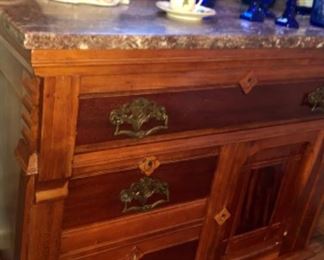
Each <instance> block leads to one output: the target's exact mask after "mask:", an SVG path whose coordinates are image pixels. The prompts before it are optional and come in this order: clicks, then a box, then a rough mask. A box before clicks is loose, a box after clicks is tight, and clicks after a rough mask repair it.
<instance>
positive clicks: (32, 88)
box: [22, 72, 41, 153]
mask: <svg viewBox="0 0 324 260" xmlns="http://www.w3.org/2000/svg"><path fill="white" fill-rule="evenodd" d="M22 82H23V86H24V89H25V96H24V98H23V100H22V104H23V106H24V111H23V112H22V119H23V121H24V124H25V127H24V128H23V130H22V135H23V138H24V140H25V141H26V143H27V144H28V146H29V151H30V153H32V152H35V151H37V150H38V136H39V117H40V113H39V103H40V87H41V80H40V79H39V78H36V77H33V76H30V75H29V74H28V73H27V72H25V73H23V79H22Z"/></svg>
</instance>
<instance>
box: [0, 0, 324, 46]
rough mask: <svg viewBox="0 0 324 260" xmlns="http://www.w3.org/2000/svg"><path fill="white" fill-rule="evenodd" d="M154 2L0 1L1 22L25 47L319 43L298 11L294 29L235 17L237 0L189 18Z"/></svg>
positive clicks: (323, 42)
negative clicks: (168, 12) (203, 16)
mask: <svg viewBox="0 0 324 260" xmlns="http://www.w3.org/2000/svg"><path fill="white" fill-rule="evenodd" d="M1 1H3V0H1ZM1 1H0V6H1ZM155 2H156V0H131V4H130V5H129V6H125V5H120V6H116V7H95V6H87V5H72V4H62V3H58V2H55V1H51V0H13V2H12V4H11V5H3V7H2V9H3V11H2V14H1V18H0V26H1V30H2V31H5V33H6V34H9V35H10V36H11V37H14V38H15V40H16V41H18V42H19V43H20V44H21V45H22V46H23V47H24V48H26V49H222V48H324V29H322V28H316V27H313V26H310V25H309V17H298V20H299V22H300V24H301V28H300V29H298V30H295V29H287V28H281V27H277V26H275V25H274V22H273V21H272V20H267V21H266V22H265V23H251V22H248V21H243V20H240V19H239V18H238V17H239V14H240V12H241V11H242V8H246V7H243V6H242V5H240V1H239V0H218V1H217V5H216V7H215V10H216V11H217V15H216V16H215V17H212V18H207V19H205V20H203V21H202V22H200V23H189V22H183V21H175V20H170V19H168V18H167V17H166V15H165V13H163V12H161V11H159V9H158V8H157V7H156V6H155ZM277 11H278V12H277V13H278V14H280V13H281V12H282V8H281V9H280V10H277Z"/></svg>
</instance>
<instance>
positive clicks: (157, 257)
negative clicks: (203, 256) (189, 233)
mask: <svg viewBox="0 0 324 260" xmlns="http://www.w3.org/2000/svg"><path fill="white" fill-rule="evenodd" d="M197 246H198V241H192V242H188V243H185V244H182V245H178V246H174V247H171V248H166V249H164V250H161V251H158V252H154V253H151V254H147V255H145V256H144V257H143V258H142V259H143V260H165V259H186V260H194V259H195V254H196V250H197Z"/></svg>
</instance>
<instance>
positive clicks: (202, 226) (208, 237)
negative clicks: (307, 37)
mask: <svg viewBox="0 0 324 260" xmlns="http://www.w3.org/2000/svg"><path fill="white" fill-rule="evenodd" d="M3 52H4V53H6V55H7V56H6V60H7V63H8V64H9V63H10V64H13V66H4V63H3V61H0V63H1V70H2V71H3V73H4V74H5V75H6V77H7V78H8V81H9V82H10V83H11V84H8V86H1V87H3V88H6V89H7V90H8V89H15V91H16V92H14V93H16V99H15V100H16V103H17V105H16V106H17V110H19V111H20V110H21V112H22V116H21V117H20V116H19V113H18V115H16V114H15V115H11V116H14V117H15V120H17V119H19V120H17V121H19V122H20V124H19V127H18V126H15V127H13V126H8V127H7V128H6V129H7V130H6V134H7V135H9V134H10V132H11V131H13V130H15V131H16V132H18V133H20V135H18V136H16V137H15V138H14V139H12V140H11V142H12V143H11V146H12V147H16V152H15V154H16V162H17V164H18V165H19V168H20V172H21V174H20V176H19V178H20V179H21V181H20V188H19V191H16V193H15V194H16V195H19V198H20V199H19V206H18V212H19V213H17V214H16V216H17V219H16V223H17V225H16V228H15V229H13V230H14V231H12V232H13V233H15V234H16V241H15V243H16V245H17V246H16V248H15V250H14V251H15V254H16V255H15V257H7V258H8V259H10V260H11V259H19V260H44V259H46V260H57V259H61V260H64V259H69V260H71V259H82V260H107V259H113V260H126V259H127V260H130V259H131V260H135V259H136V260H138V259H143V260H159V259H162V258H163V259H177V258H180V257H182V258H183V259H186V260H207V259H208V260H209V259H211V260H218V259H253V258H255V259H260V257H263V256H264V257H268V258H270V259H275V258H276V257H277V256H279V255H284V254H286V253H290V252H292V251H297V250H300V249H303V248H305V247H306V246H307V243H308V240H309V238H310V236H311V234H312V230H313V227H314V223H315V222H316V215H318V212H319V209H320V204H321V201H322V198H323V189H322V184H323V183H324V177H323V165H324V164H323V137H324V114H323V112H322V109H323V96H324V95H323V89H324V76H323V75H324V69H323V68H324V67H323V64H324V55H323V53H322V52H321V51H319V50H308V51H307V52H305V51H303V50H294V49H292V50H274V49H271V50H261V49H260V50H226V51H225V50H217V51H216V50H213V51H212V50H204V51H202V50H195V51H184V50H182V51H181V50H168V51H163V50H155V51H153V50H151V51H148V50H142V51H139V50H137V51H135V50H133V51H132V50H129V51H117V50H115V51H114V50H111V51H108V50H100V51H99V50H98V51H94V50H87V51H73V50H48V51H42V50H35V51H33V52H31V53H28V54H26V55H25V56H24V55H23V54H24V52H22V53H19V54H17V53H16V52H14V51H13V50H12V49H10V48H8V49H7V50H3ZM11 52H12V53H14V54H15V55H12V54H10V53H11ZM17 55H18V56H17ZM17 57H18V58H17ZM13 68H15V69H13ZM17 68H18V69H17ZM22 71H23V73H22ZM300 71H304V73H300ZM17 79H19V80H17ZM17 82H18V83H17ZM16 85H17V86H16ZM1 105H2V104H0V106H1ZM6 113H7V116H8V117H9V116H10V113H9V111H7V112H6ZM20 119H21V120H20ZM17 129H19V131H18V130H17ZM20 129H21V130H20ZM11 157H12V159H13V155H11ZM18 172H19V171H18ZM17 177H18V173H16V178H17ZM7 250H9V249H7ZM6 255H8V256H9V255H10V254H6Z"/></svg>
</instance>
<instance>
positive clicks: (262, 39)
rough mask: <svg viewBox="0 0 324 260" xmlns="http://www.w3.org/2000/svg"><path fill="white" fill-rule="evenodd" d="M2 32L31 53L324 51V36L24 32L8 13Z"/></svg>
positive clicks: (1, 22) (2, 21) (0, 25)
mask: <svg viewBox="0 0 324 260" xmlns="http://www.w3.org/2000/svg"><path fill="white" fill-rule="evenodd" d="M0 15H1V18H0V30H1V31H2V33H5V34H6V35H8V36H9V37H10V38H11V39H12V40H13V41H15V42H17V43H18V44H19V45H20V46H21V47H23V48H24V49H27V50H37V49H42V50H44V49H45V50H49V49H55V50H57V49H78V50H88V49H105V50H112V49H119V50H131V49H254V48H305V49H306V48H317V49H319V48H323V49H324V37H322V36H316V35H315V36H305V35H253V36H252V35H239V34H235V35H231V34H229V35H227V34H218V35H197V34H195V35H186V34H184V35H127V34H121V35H117V34H116V35H96V34H85V35H80V34H75V35H74V34H62V33H52V32H33V31H28V32H24V31H23V29H22V28H23V27H22V26H20V25H19V24H18V23H15V21H13V20H12V19H11V18H10V17H9V16H8V15H7V14H6V13H5V12H3V13H1V12H0Z"/></svg>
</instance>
